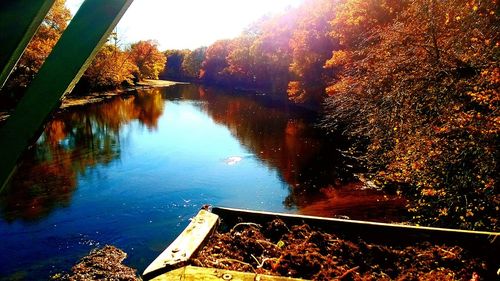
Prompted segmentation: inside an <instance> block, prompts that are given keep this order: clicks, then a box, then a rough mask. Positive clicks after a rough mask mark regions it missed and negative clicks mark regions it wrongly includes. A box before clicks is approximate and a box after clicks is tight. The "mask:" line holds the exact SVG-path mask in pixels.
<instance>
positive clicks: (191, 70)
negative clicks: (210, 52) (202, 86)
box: [182, 47, 207, 79]
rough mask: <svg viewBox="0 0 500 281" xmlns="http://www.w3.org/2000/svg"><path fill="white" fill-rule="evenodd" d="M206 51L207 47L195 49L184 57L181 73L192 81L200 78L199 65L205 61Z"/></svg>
mask: <svg viewBox="0 0 500 281" xmlns="http://www.w3.org/2000/svg"><path fill="white" fill-rule="evenodd" d="M206 51H207V47H201V48H197V49H195V50H193V51H192V52H189V53H188V54H187V55H186V56H185V57H184V60H183V61H182V71H183V73H184V74H185V75H186V76H187V77H189V78H193V79H198V78H199V77H200V70H201V65H202V63H203V60H204V59H205V53H206Z"/></svg>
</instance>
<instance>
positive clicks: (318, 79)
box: [287, 0, 338, 105]
mask: <svg viewBox="0 0 500 281" xmlns="http://www.w3.org/2000/svg"><path fill="white" fill-rule="evenodd" d="M306 3H307V4H308V5H304V7H303V9H301V10H300V11H299V16H298V23H297V27H296V28H295V30H294V31H293V34H292V37H291V39H290V49H291V54H292V62H291V64H290V70H291V72H292V73H293V74H294V76H295V77H294V80H293V81H290V83H289V84H288V90H287V92H288V95H289V98H290V99H291V100H292V101H294V102H296V103H309V104H315V105H318V104H319V103H320V102H322V100H323V94H324V89H325V86H326V83H325V78H326V77H325V76H326V73H325V69H324V68H323V65H324V64H325V61H326V60H327V59H328V58H329V57H330V56H331V54H332V50H333V49H334V47H335V41H336V40H335V39H334V38H332V37H331V36H329V33H330V30H331V26H330V21H331V20H332V19H333V16H334V15H335V12H336V7H337V5H338V1H332V0H321V1H309V2H306Z"/></svg>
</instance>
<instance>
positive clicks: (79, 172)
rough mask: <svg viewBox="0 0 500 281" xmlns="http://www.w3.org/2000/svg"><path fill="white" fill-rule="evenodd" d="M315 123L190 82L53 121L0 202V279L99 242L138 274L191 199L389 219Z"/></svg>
mask: <svg viewBox="0 0 500 281" xmlns="http://www.w3.org/2000/svg"><path fill="white" fill-rule="evenodd" d="M315 118H316V117H315V116H312V115H311V114H310V113H307V112H303V111H298V110H297V109H294V108H287V107H284V106H283V105H282V104H280V103H278V102H273V101H270V100H269V99H267V98H266V97H263V96H252V95H248V94H244V93H238V92H230V91H222V90H217V89H212V88H206V87H203V86H196V85H176V86H173V87H169V88H156V89H148V90H139V91H137V92H136V93H134V94H133V95H130V96H127V97H118V98H115V99H113V100H110V101H107V102H104V103H101V104H94V105H90V106H86V107H84V108H78V109H71V110H69V111H66V112H62V113H59V114H57V115H56V116H55V117H54V118H53V120H52V121H51V122H50V123H49V124H48V125H47V127H46V129H45V130H44V132H43V134H42V135H41V136H40V138H39V139H38V141H37V142H36V144H35V145H34V147H33V149H31V150H30V152H29V153H28V154H27V155H26V157H25V160H24V162H23V164H22V166H21V167H20V168H19V169H18V171H17V172H16V174H15V176H14V179H13V180H12V183H11V184H10V187H9V188H8V189H7V190H6V191H5V192H4V193H3V194H1V195H0V239H1V243H0V253H1V255H0V280H45V279H47V278H48V276H49V275H51V274H54V273H57V272H60V271H63V270H68V269H70V268H71V266H72V265H73V264H75V262H77V261H78V259H79V258H81V257H82V256H83V255H85V254H86V253H88V251H90V250H91V249H93V248H95V247H98V246H104V245H106V244H112V245H115V246H117V247H119V248H121V249H123V250H125V251H126V252H127V253H128V258H127V260H126V264H127V265H130V266H132V267H135V268H137V269H138V270H139V272H142V270H143V269H144V268H145V267H146V266H147V265H148V263H149V262H151V261H152V260H153V259H154V258H155V257H156V256H157V255H158V254H159V253H160V252H161V251H162V250H163V249H164V248H165V247H166V246H167V245H168V244H169V243H170V242H171V241H173V239H174V238H175V237H176V236H177V235H178V234H179V233H180V232H181V231H182V229H183V228H184V227H185V226H186V225H187V224H188V223H189V218H190V217H192V216H193V215H194V214H196V212H197V210H198V209H199V208H200V207H201V206H202V205H203V204H212V205H217V206H227V207H237V208H250V209H257V210H268V211H278V212H289V213H301V214H309V215H321V216H329V217H334V216H347V217H350V218H352V219H363V220H372V221H397V220H399V219H400V218H401V217H402V210H403V204H404V201H403V200H402V199H400V198H396V197H393V196H388V195H384V194H382V193H381V192H378V191H373V190H369V189H365V188H363V185H362V184H361V183H360V182H358V181H356V180H355V177H354V176H353V172H354V171H353V169H352V168H351V167H352V163H349V161H348V159H345V158H343V157H342V155H341V154H340V153H339V150H340V149H342V148H343V147H342V144H341V142H340V141H339V140H338V139H336V138H335V137H328V138H327V137H325V136H323V134H322V132H321V131H320V130H318V129H317V128H315V126H314V124H315V121H316V119H315Z"/></svg>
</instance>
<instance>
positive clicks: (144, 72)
mask: <svg viewBox="0 0 500 281" xmlns="http://www.w3.org/2000/svg"><path fill="white" fill-rule="evenodd" d="M129 52H130V58H131V59H132V61H133V62H134V63H135V65H136V66H137V68H138V71H137V72H136V73H135V75H136V77H137V78H138V79H139V80H142V79H158V75H159V74H160V72H161V71H162V70H163V69H164V67H165V61H166V58H165V55H164V54H163V53H162V52H160V51H159V50H158V44H157V43H156V42H154V41H151V40H148V41H139V42H137V43H134V44H132V45H131V46H130V51H129Z"/></svg>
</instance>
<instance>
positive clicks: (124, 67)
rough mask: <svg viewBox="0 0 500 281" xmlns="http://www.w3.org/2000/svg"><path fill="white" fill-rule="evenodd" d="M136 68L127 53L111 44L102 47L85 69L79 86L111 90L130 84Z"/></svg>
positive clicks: (136, 70)
mask: <svg viewBox="0 0 500 281" xmlns="http://www.w3.org/2000/svg"><path fill="white" fill-rule="evenodd" d="M137 72H138V68H137V66H136V65H135V64H134V62H133V61H132V59H131V55H130V53H129V52H127V51H123V50H121V49H120V48H118V47H117V46H116V45H113V44H109V43H108V44H106V45H104V46H103V47H102V48H101V50H100V51H99V53H97V55H96V56H95V58H94V60H93V61H92V64H91V65H90V66H89V67H88V68H87V70H86V71H85V73H84V75H83V76H82V78H81V80H80V82H79V84H82V83H84V84H85V85H86V86H85V87H84V88H86V89H89V88H90V89H112V88H116V87H118V86H120V85H121V84H123V83H125V84H132V83H133V79H134V75H133V73H137Z"/></svg>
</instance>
